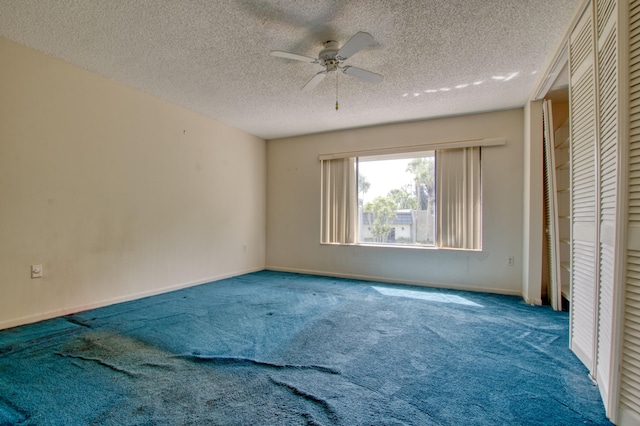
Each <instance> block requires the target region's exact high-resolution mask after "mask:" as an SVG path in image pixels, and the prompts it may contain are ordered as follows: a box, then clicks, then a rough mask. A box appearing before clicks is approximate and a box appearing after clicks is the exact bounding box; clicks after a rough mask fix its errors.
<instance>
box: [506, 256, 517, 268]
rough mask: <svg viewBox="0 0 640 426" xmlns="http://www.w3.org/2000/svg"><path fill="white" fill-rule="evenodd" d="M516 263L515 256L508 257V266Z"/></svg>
mask: <svg viewBox="0 0 640 426" xmlns="http://www.w3.org/2000/svg"><path fill="white" fill-rule="evenodd" d="M515 264H516V258H515V257H513V256H509V257H507V266H513V265H515Z"/></svg>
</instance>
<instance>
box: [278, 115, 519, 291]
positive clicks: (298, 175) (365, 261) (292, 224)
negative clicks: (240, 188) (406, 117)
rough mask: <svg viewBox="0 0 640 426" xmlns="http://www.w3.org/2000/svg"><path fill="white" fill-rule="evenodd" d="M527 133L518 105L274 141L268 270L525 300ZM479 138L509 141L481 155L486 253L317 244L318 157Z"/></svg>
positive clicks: (318, 242)
mask: <svg viewBox="0 0 640 426" xmlns="http://www.w3.org/2000/svg"><path fill="white" fill-rule="evenodd" d="M523 135H524V113H523V110H522V109H514V110H509V111H500V112H493V113H485V114H477V115H468V116H462V117H452V118H443V119H436V120H429V121H422V122H412V123H406V124H395V125H387V126H379V127H372V128H364V129H356V130H348V131H340V132H332V133H324V134H318V135H310V136H304V137H294V138H287V139H279V140H271V141H269V142H268V143H267V164H268V173H267V176H268V178H267V200H268V202H267V268H269V269H275V270H285V271H296V272H309V273H318V274H327V275H338V276H352V277H358V278H367V279H375V280H383V281H396V282H404V283H412V284H420V285H433V286H442V287H451V288H464V289H471V290H486V291H494V292H501V293H508V294H518V295H519V294H522V249H523V231H522V230H523V194H522V191H523V183H524V181H523V179H524V174H523V162H524V158H523V155H524V154H523V152H524V151H523ZM477 138H506V139H507V144H506V145H505V146H498V147H488V148H484V149H483V151H482V161H483V164H482V165H483V188H484V194H483V195H484V202H483V250H482V251H481V252H470V251H458V250H435V249H400V248H390V247H364V246H331V245H321V244H320V162H319V160H318V155H319V154H326V153H332V152H344V151H353V150H364V149H372V148H387V147H394V146H403V145H416V144H424V143H435V142H446V141H454V140H463V139H477ZM508 256H514V257H515V266H507V258H508Z"/></svg>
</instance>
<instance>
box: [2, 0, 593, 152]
mask: <svg viewBox="0 0 640 426" xmlns="http://www.w3.org/2000/svg"><path fill="white" fill-rule="evenodd" d="M581 3H582V1H581V0H401V1H396V0H362V1H360V0H355V1H327V0H274V1H266V0H236V1H224V0H219V1H205V0H200V1H198V0H191V1H185V0H183V1H178V0H173V1H169V0H130V1H122V0H102V1H99V0H0V35H2V36H4V37H6V38H8V39H11V40H14V41H16V42H18V43H21V44H24V45H27V46H30V47H33V48H36V49H38V50H41V51H44V52H46V53H49V54H51V55H54V56H56V57H59V58H62V59H64V60H66V61H68V62H70V63H73V64H76V65H78V66H81V67H83V68H86V69H89V70H91V71H95V72H97V73H99V74H102V75H104V76H107V77H109V78H112V79H114V80H117V81H120V82H123V83H125V84H127V85H129V86H132V87H135V88H138V89H141V90H143V91H145V92H148V93H151V94H153V95H156V96H159V97H161V98H164V99H166V100H168V101H170V102H173V103H176V104H179V105H182V106H184V107H187V108H189V109H191V110H195V111H198V112H200V113H202V114H204V115H207V116H209V117H212V118H215V119H217V120H220V121H222V122H224V123H226V124H229V125H231V126H234V127H237V128H240V129H243V130H245V131H247V132H249V133H252V134H254V135H257V136H260V137H262V138H264V139H273V138H278V137H285V136H293V135H300V134H308V133H316V132H323V131H329V130H335V129H345V128H353V127H361V126H367V125H372V124H380V123H392V122H401V121H408V120H418V119H424V118H430V117H438V116H446V115H456V114H466V113H472V112H479V111H489V110H497V109H505V108H512V107H521V106H523V105H524V103H525V102H526V101H527V99H528V98H529V97H530V96H531V94H532V92H533V90H535V88H536V86H537V84H538V83H539V81H540V79H541V78H542V73H543V72H544V71H545V67H546V66H547V65H548V64H549V62H550V61H551V59H552V56H553V54H554V53H555V51H556V49H557V48H558V47H559V44H560V42H561V41H562V37H563V35H564V33H565V31H566V30H567V29H568V25H569V23H570V21H571V19H572V17H573V15H574V13H575V12H576V9H577V8H578V6H579V4H581ZM357 31H366V32H369V33H370V34H371V35H373V37H374V38H375V43H374V44H373V45H372V46H370V47H369V48H367V49H365V50H362V51H360V52H359V53H357V54H356V55H354V56H353V57H351V58H350V59H349V60H348V61H346V63H345V64H348V65H352V66H356V67H360V68H364V69H367V70H370V71H373V72H376V73H379V74H382V75H384V77H385V78H384V81H383V82H382V83H380V84H378V85H370V84H367V83H364V82H361V81H360V80H357V79H355V78H352V77H349V76H346V75H344V74H342V73H340V74H339V99H340V109H339V111H336V110H335V97H336V81H335V75H336V73H332V74H331V75H330V76H329V77H327V78H326V79H325V80H324V81H323V82H322V83H321V84H320V85H319V86H318V87H316V88H315V89H314V90H312V91H310V92H307V93H305V92H301V91H300V88H301V87H302V86H304V85H305V84H306V82H307V81H308V80H309V79H310V78H311V77H312V76H313V75H314V74H315V73H316V72H318V71H321V69H322V68H321V67H320V66H319V65H317V64H309V63H303V62H297V61H291V60H287V59H282V58H275V57H271V56H270V55H269V52H270V51H271V50H284V51H289V52H295V53H299V54H302V55H306V56H313V57H317V55H318V52H319V51H320V50H321V49H322V43H323V42H324V41H326V40H330V39H332V40H336V41H338V43H339V44H340V45H342V44H344V43H345V42H346V41H347V40H348V39H349V38H350V37H351V36H352V35H353V34H354V33H356V32H357Z"/></svg>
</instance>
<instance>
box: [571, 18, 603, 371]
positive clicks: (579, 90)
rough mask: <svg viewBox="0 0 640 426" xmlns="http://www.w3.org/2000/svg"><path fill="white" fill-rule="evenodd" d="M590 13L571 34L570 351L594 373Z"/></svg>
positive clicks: (593, 113)
mask: <svg viewBox="0 0 640 426" xmlns="http://www.w3.org/2000/svg"><path fill="white" fill-rule="evenodd" d="M591 16H592V15H591V13H589V11H587V13H585V14H584V15H583V16H582V18H581V19H580V21H579V23H578V25H577V26H576V28H575V29H574V31H573V33H572V34H571V37H570V38H569V87H570V93H569V100H570V109H571V110H570V117H571V124H570V132H571V148H570V152H571V196H572V197H571V198H572V202H571V211H572V216H571V242H572V247H571V252H572V256H573V258H572V262H571V267H572V271H571V278H572V283H571V301H570V302H571V319H570V320H571V328H570V342H571V349H572V350H573V351H574V352H575V354H576V355H577V356H578V358H579V359H580V360H581V361H582V362H583V363H584V364H585V365H586V366H587V368H588V369H589V371H590V372H593V371H594V367H595V363H594V361H595V336H596V333H595V330H596V316H595V312H596V294H597V293H596V290H597V289H596V279H595V277H596V174H595V159H596V156H595V155H596V154H595V149H596V109H595V107H596V103H595V63H594V56H595V55H594V49H593V20H592V17H591Z"/></svg>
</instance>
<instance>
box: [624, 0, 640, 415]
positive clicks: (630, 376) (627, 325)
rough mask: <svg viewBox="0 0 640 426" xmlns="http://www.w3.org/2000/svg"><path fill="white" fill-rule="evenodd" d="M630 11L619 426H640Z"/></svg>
mask: <svg viewBox="0 0 640 426" xmlns="http://www.w3.org/2000/svg"><path fill="white" fill-rule="evenodd" d="M629 7H630V10H629V86H628V89H629V124H630V126H629V132H630V133H629V156H628V157H629V163H628V166H629V180H628V185H629V188H628V190H629V199H628V223H627V275H626V283H625V295H624V300H625V303H624V322H623V332H622V340H623V349H622V366H621V367H622V368H621V369H620V375H621V377H620V397H619V405H620V415H619V420H620V422H619V424H640V0H633V1H630V2H629Z"/></svg>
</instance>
